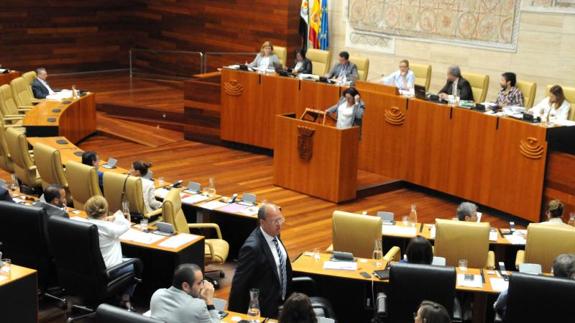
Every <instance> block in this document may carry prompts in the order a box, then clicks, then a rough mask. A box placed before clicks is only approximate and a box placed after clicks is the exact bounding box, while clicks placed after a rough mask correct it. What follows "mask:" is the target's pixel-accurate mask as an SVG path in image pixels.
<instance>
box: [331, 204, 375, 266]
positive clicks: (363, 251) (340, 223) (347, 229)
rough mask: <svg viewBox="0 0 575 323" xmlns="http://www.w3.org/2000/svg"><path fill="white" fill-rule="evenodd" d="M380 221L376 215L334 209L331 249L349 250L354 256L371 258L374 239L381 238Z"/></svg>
mask: <svg viewBox="0 0 575 323" xmlns="http://www.w3.org/2000/svg"><path fill="white" fill-rule="evenodd" d="M382 223H383V222H382V220H381V218H380V217H377V216H369V215H362V214H355V213H349V212H343V211H334V212H333V215H332V230H333V235H332V239H333V250H335V251H345V252H351V253H353V255H354V256H356V257H361V258H372V257H373V248H374V246H375V240H378V239H379V240H381V231H382Z"/></svg>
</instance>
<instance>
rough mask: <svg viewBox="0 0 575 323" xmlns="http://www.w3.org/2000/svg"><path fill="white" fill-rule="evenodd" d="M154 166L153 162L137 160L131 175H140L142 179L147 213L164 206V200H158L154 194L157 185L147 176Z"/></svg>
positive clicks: (133, 164)
mask: <svg viewBox="0 0 575 323" xmlns="http://www.w3.org/2000/svg"><path fill="white" fill-rule="evenodd" d="M150 167H152V164H151V163H147V162H144V161H142V160H136V161H135V162H133V163H132V168H131V169H130V175H132V176H136V177H140V178H141V179H142V193H143V194H144V205H145V206H146V213H149V212H152V211H154V210H157V209H159V208H161V207H162V202H160V201H158V200H156V196H155V194H154V190H155V186H154V181H153V180H151V179H148V178H146V176H147V175H148V173H149V171H150V170H149V169H150Z"/></svg>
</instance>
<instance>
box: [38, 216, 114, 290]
mask: <svg viewBox="0 0 575 323" xmlns="http://www.w3.org/2000/svg"><path fill="white" fill-rule="evenodd" d="M48 237H49V239H50V245H51V247H52V252H53V255H54V260H55V263H56V270H57V271H58V282H59V283H60V285H61V286H62V287H64V288H65V289H66V291H67V292H69V293H70V294H71V295H72V296H80V297H83V298H86V299H87V300H92V299H98V298H100V297H101V295H102V294H104V293H105V289H106V287H107V272H106V265H105V263H104V259H103V258H102V252H101V251H100V242H99V236H98V227H97V226H96V225H95V224H92V223H90V222H87V221H78V220H72V219H66V218H63V217H58V216H53V217H50V219H48Z"/></svg>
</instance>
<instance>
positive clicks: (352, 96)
mask: <svg viewBox="0 0 575 323" xmlns="http://www.w3.org/2000/svg"><path fill="white" fill-rule="evenodd" d="M364 110H365V104H364V103H363V101H362V100H361V98H360V96H359V92H358V91H357V90H356V89H355V88H353V87H350V88H347V89H345V90H344V91H343V95H342V96H341V98H340V99H339V101H338V102H337V104H336V105H334V106H332V107H330V108H329V109H327V110H326V113H330V114H335V119H336V120H337V123H336V127H337V128H338V129H347V128H351V127H353V126H361V121H362V118H363V112H364Z"/></svg>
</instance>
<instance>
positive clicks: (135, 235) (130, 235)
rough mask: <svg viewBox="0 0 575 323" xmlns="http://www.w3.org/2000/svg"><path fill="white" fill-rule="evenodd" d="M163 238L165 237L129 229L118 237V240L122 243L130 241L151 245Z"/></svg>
mask: <svg viewBox="0 0 575 323" xmlns="http://www.w3.org/2000/svg"><path fill="white" fill-rule="evenodd" d="M164 238H165V237H164V236H161V235H157V234H153V233H146V232H142V231H138V230H135V229H129V230H128V231H127V232H126V233H124V234H123V235H122V236H120V240H122V241H132V242H137V243H143V244H152V243H155V242H158V241H160V240H162V239H164Z"/></svg>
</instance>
